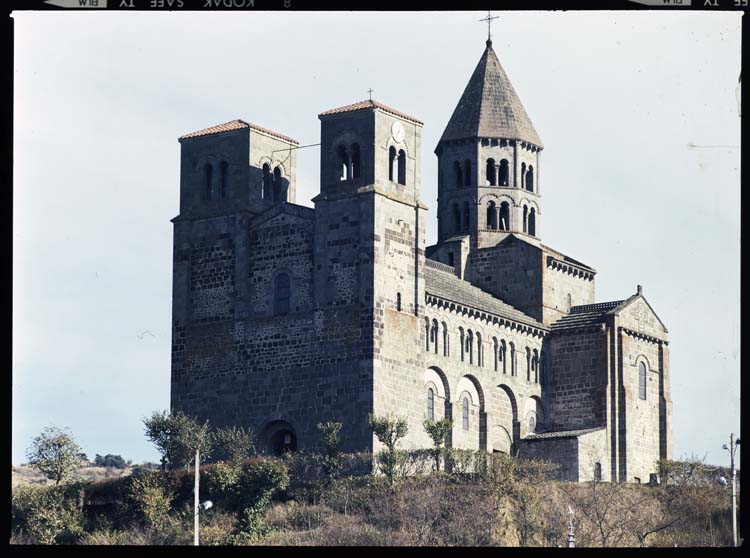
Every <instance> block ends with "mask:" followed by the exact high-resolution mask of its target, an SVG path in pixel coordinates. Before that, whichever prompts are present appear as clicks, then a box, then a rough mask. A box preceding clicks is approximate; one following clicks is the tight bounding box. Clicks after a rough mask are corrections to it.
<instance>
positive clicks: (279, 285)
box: [274, 273, 291, 315]
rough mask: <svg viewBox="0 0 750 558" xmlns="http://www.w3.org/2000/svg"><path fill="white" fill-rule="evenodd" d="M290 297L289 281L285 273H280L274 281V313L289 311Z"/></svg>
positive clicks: (281, 313) (286, 312)
mask: <svg viewBox="0 0 750 558" xmlns="http://www.w3.org/2000/svg"><path fill="white" fill-rule="evenodd" d="M290 298H291V282H290V280H289V275H288V274H287V273H280V274H279V275H277V276H276V280H275V282H274V299H275V300H274V302H275V310H276V314H279V315H283V314H288V313H289V299H290Z"/></svg>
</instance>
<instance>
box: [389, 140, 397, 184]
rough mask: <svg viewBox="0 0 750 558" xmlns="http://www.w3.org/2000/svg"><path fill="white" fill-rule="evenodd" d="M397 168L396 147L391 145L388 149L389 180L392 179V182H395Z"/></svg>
mask: <svg viewBox="0 0 750 558" xmlns="http://www.w3.org/2000/svg"><path fill="white" fill-rule="evenodd" d="M395 170H396V148H395V147H393V146H391V148H390V149H389V150H388V180H390V181H391V182H395V180H394V176H395Z"/></svg>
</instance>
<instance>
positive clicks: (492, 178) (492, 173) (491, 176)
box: [486, 159, 497, 186]
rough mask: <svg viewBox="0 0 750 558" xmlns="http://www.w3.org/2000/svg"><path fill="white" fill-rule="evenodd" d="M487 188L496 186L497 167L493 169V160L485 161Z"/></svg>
mask: <svg viewBox="0 0 750 558" xmlns="http://www.w3.org/2000/svg"><path fill="white" fill-rule="evenodd" d="M486 184H487V185H488V186H497V167H495V159H487V180H486Z"/></svg>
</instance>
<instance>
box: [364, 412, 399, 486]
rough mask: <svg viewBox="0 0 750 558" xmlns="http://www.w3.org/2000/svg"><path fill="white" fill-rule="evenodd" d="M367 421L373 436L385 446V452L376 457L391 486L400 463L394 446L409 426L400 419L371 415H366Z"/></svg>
mask: <svg viewBox="0 0 750 558" xmlns="http://www.w3.org/2000/svg"><path fill="white" fill-rule="evenodd" d="M367 420H368V422H369V423H370V428H372V432H373V434H375V436H376V437H377V439H378V440H379V441H380V443H381V444H383V445H384V446H385V450H384V451H382V452H381V453H380V455H379V456H378V459H379V462H380V469H381V470H382V471H383V474H384V475H385V477H386V478H387V479H388V481H389V482H390V483H391V484H393V482H394V480H395V478H396V470H397V469H398V465H399V462H400V461H401V456H400V455H399V452H398V450H397V449H396V444H398V441H399V440H400V439H401V438H403V437H404V436H406V434H407V432H409V425H408V424H407V422H406V421H405V420H404V419H402V418H397V419H391V418H389V417H377V416H375V415H372V414H370V415H368V417H367Z"/></svg>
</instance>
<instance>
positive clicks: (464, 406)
mask: <svg viewBox="0 0 750 558" xmlns="http://www.w3.org/2000/svg"><path fill="white" fill-rule="evenodd" d="M461 419H462V422H463V427H464V430H468V429H469V398H468V397H464V398H463V400H462V401H461Z"/></svg>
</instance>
